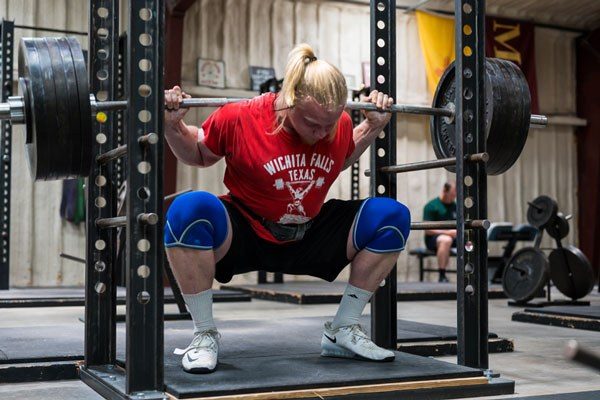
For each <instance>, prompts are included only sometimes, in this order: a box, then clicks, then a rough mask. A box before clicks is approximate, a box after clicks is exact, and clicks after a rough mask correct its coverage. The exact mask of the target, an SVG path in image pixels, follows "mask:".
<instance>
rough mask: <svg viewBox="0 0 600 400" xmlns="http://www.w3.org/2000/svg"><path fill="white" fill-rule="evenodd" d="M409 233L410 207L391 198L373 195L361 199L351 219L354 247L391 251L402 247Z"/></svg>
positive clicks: (402, 248) (380, 251) (379, 251)
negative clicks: (360, 203)
mask: <svg viewBox="0 0 600 400" xmlns="http://www.w3.org/2000/svg"><path fill="white" fill-rule="evenodd" d="M409 234H410V211H409V210H408V208H407V207H406V206H405V205H404V204H402V203H399V202H397V201H396V200H394V199H390V198H387V197H375V198H371V199H367V200H365V201H364V202H363V204H362V206H361V208H360V209H359V211H358V213H357V215H356V219H355V221H354V231H353V232H352V240H353V244H354V247H355V248H356V249H357V250H362V249H367V250H369V251H372V252H375V253H392V252H398V251H402V250H404V247H405V246H406V241H407V240H408V235H409Z"/></svg>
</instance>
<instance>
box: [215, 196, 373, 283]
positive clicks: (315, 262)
mask: <svg viewBox="0 0 600 400" xmlns="http://www.w3.org/2000/svg"><path fill="white" fill-rule="evenodd" d="M362 202H363V200H348V201H344V200H329V201H328V202H326V203H325V204H324V205H323V207H322V208H321V211H320V212H319V214H318V215H317V216H316V217H315V218H314V219H313V220H312V221H313V223H312V225H311V226H310V228H309V229H308V230H307V231H306V233H305V234H304V237H303V238H302V240H298V241H296V242H291V243H285V244H276V243H272V242H269V241H266V240H264V239H262V238H260V237H259V236H258V235H257V234H256V232H254V229H252V226H251V225H250V223H249V222H248V220H247V219H246V217H244V215H242V214H241V213H240V211H238V209H237V208H236V207H235V206H234V205H232V204H230V203H228V202H226V201H223V204H225V207H226V208H227V211H228V213H229V219H230V220H231V226H232V228H233V238H232V242H231V247H230V248H229V251H228V252H227V254H226V255H225V257H223V258H222V259H221V260H220V261H219V262H218V263H217V266H216V271H215V278H216V280H217V281H219V282H221V283H227V282H229V281H230V280H231V278H232V277H233V276H234V275H237V274H243V273H246V272H250V271H259V270H260V271H267V272H281V273H284V274H290V275H310V276H314V277H317V278H321V279H324V280H326V281H329V282H332V281H333V280H335V278H336V277H337V276H338V275H339V273H340V272H341V271H342V270H343V269H344V268H345V267H346V265H348V263H349V262H350V261H349V260H348V258H347V257H346V246H347V243H348V234H349V232H350V228H351V227H352V223H353V222H354V217H355V216H356V213H357V212H358V209H359V208H360V206H361V204H362Z"/></svg>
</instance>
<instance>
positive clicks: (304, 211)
mask: <svg viewBox="0 0 600 400" xmlns="http://www.w3.org/2000/svg"><path fill="white" fill-rule="evenodd" d="M276 97H277V96H276V95H275V94H274V93H267V94H264V95H262V96H259V97H255V98H253V99H251V100H248V101H244V102H239V103H233V104H228V105H226V106H224V107H222V108H220V109H219V110H217V111H215V112H214V113H213V114H211V115H210V117H209V118H208V119H207V120H206V121H205V122H204V124H202V129H203V131H204V144H205V145H206V146H207V147H208V148H209V149H210V150H211V151H212V152H213V153H214V154H216V155H219V156H223V157H225V161H226V163H227V168H226V170H225V179H224V183H225V186H227V188H228V189H229V193H230V195H232V196H234V197H235V198H236V199H237V200H239V201H241V202H242V203H243V204H244V206H245V207H247V208H248V209H250V210H251V211H252V212H254V213H255V214H257V215H259V216H261V217H263V218H265V219H267V220H270V221H274V222H278V223H281V224H300V223H304V222H307V221H309V220H310V219H312V218H314V217H315V216H316V215H317V214H318V213H319V210H321V207H322V206H323V203H324V201H325V196H326V195H327V192H328V191H329V188H330V187H331V184H332V183H333V181H335V179H336V178H337V177H338V175H339V174H340V172H341V170H342V167H343V166H344V162H345V160H346V159H347V158H348V157H349V156H350V155H351V154H352V152H353V151H354V140H353V138H352V120H351V119H350V116H349V115H348V114H346V113H342V116H341V117H340V119H339V122H338V125H337V133H336V135H335V137H334V138H333V140H330V139H328V138H325V139H322V140H320V141H318V142H317V143H316V144H314V145H309V144H305V143H303V142H302V140H301V139H300V137H298V136H297V135H295V134H290V133H289V132H287V131H286V130H285V129H282V130H280V131H279V132H278V133H276V134H273V131H274V130H275V129H276V128H277V120H276V116H275V110H274V101H275V99H276ZM222 199H223V200H225V201H228V202H231V198H230V197H229V196H223V197H222ZM233 204H234V205H235V206H236V207H237V208H238V209H239V210H240V211H241V212H242V213H243V214H244V215H245V216H246V218H248V220H249V221H250V223H251V225H252V227H253V228H254V230H255V231H256V233H257V234H258V235H259V236H260V237H261V238H263V239H266V240H268V241H271V242H275V243H279V241H278V240H277V239H275V238H274V237H273V235H271V233H270V232H269V231H268V230H267V229H266V228H265V227H264V226H263V225H262V224H261V223H260V221H258V220H257V219H256V218H255V217H253V216H252V215H250V213H248V212H247V211H246V210H244V208H243V207H240V206H239V205H237V204H236V203H235V202H233Z"/></svg>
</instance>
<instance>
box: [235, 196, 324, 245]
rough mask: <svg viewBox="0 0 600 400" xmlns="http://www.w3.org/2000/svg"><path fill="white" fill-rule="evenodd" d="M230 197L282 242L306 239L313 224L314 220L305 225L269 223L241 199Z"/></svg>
mask: <svg viewBox="0 0 600 400" xmlns="http://www.w3.org/2000/svg"><path fill="white" fill-rule="evenodd" d="M229 197H230V198H231V200H232V201H233V202H234V203H235V204H236V205H237V206H239V207H240V208H242V209H243V210H244V211H246V212H247V213H248V214H250V216H252V218H254V219H256V220H257V221H260V223H261V225H262V226H264V227H265V228H267V230H268V231H269V232H271V235H273V237H274V238H275V239H277V240H279V241H281V242H289V241H295V240H302V238H304V234H305V233H306V231H308V229H309V228H310V226H311V225H312V223H313V221H312V220H310V221H308V222H305V223H303V224H280V223H277V222H273V221H269V220H267V219H265V218H263V217H261V216H260V215H258V214H256V213H255V212H254V211H252V210H250V209H249V208H248V207H247V206H246V205H245V204H244V203H242V202H241V201H240V200H239V199H237V198H235V197H233V196H232V195H231V194H229Z"/></svg>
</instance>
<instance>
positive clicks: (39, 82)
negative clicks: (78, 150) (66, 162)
mask: <svg viewBox="0 0 600 400" xmlns="http://www.w3.org/2000/svg"><path fill="white" fill-rule="evenodd" d="M33 40H34V39H21V42H20V43H19V76H20V77H21V79H20V81H19V89H20V90H21V94H22V95H23V96H24V97H25V98H26V103H27V104H28V106H27V107H26V110H25V114H26V121H27V122H28V124H27V125H26V131H27V135H26V139H25V154H26V155H27V162H28V165H29V172H30V173H31V177H32V178H33V179H37V176H38V174H39V171H44V170H47V169H48V166H47V165H45V164H44V161H45V159H44V158H43V157H40V152H38V149H44V148H46V147H47V146H48V143H47V139H48V138H46V137H43V136H41V135H38V129H44V128H43V126H44V123H45V119H47V117H46V114H47V113H48V111H47V109H46V107H45V102H46V97H45V92H44V85H43V82H44V76H43V71H42V69H41V67H40V61H39V59H40V57H39V54H38V51H37V49H36V47H35V45H34V43H33ZM40 125H41V127H40ZM39 140H41V141H42V142H39ZM42 151H43V150H42Z"/></svg>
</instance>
